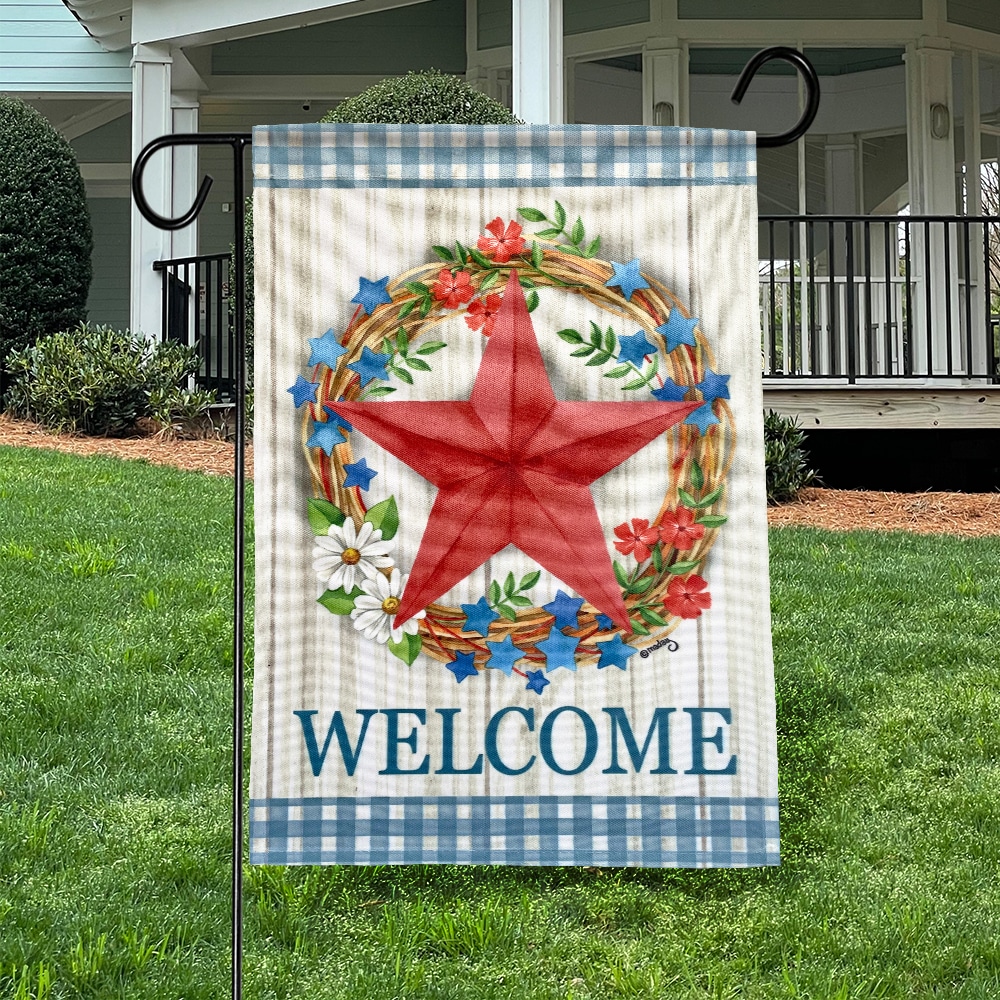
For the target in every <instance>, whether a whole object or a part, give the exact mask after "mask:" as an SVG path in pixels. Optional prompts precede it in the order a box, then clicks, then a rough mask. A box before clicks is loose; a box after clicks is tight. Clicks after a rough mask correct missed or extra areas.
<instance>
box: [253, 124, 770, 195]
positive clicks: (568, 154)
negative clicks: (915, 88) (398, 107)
mask: <svg viewBox="0 0 1000 1000" xmlns="http://www.w3.org/2000/svg"><path fill="white" fill-rule="evenodd" d="M253 162H254V184H255V185H256V186H257V187H262V188H313V187H337V188H380V187H381V188H410V187H464V188H483V187H491V188H492V187H547V186H550V185H556V186H560V185H562V186H567V187H637V186H638V187H647V186H653V185H711V184H755V183H756V176H757V151H756V147H755V143H754V134H753V133H752V132H727V131H722V130H720V129H680V128H644V127H642V126H637V125H633V126H624V125H623V126H612V125H326V124H320V125H265V126H260V127H258V128H255V129H254V130H253Z"/></svg>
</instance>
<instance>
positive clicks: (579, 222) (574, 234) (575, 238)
mask: <svg viewBox="0 0 1000 1000" xmlns="http://www.w3.org/2000/svg"><path fill="white" fill-rule="evenodd" d="M582 240H583V219H581V218H580V216H579V215H578V216H577V217H576V222H574V223H573V228H572V229H571V230H570V234H569V241H570V243H576V244H579V243H580V242H581V241H582Z"/></svg>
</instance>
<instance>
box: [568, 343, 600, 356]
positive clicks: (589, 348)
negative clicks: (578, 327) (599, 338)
mask: <svg viewBox="0 0 1000 1000" xmlns="http://www.w3.org/2000/svg"><path fill="white" fill-rule="evenodd" d="M595 350H596V348H595V347H594V346H593V345H592V344H584V345H583V347H578V348H577V349H576V350H575V351H571V352H570V355H569V356H570V357H571V358H589V357H590V355H591V354H593V353H594V351H595Z"/></svg>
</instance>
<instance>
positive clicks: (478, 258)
mask: <svg viewBox="0 0 1000 1000" xmlns="http://www.w3.org/2000/svg"><path fill="white" fill-rule="evenodd" d="M469 257H470V258H472V260H474V261H475V262H476V263H477V264H478V265H479V266H480V267H481V268H483V269H484V270H486V271H488V270H489V269H490V268H491V267H494V266H495V265H494V263H493V261H491V260H489V259H488V258H486V257H484V256H483V255H482V254H481V253H480V252H479V251H478V250H473V249H472V248H471V247H470V248H469Z"/></svg>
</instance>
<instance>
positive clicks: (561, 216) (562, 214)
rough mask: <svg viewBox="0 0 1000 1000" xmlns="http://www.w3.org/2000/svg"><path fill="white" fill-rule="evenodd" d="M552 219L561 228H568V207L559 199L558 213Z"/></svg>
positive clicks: (557, 203) (557, 204)
mask: <svg viewBox="0 0 1000 1000" xmlns="http://www.w3.org/2000/svg"><path fill="white" fill-rule="evenodd" d="M552 221H553V222H554V223H555V224H556V225H557V226H558V227H559V229H560V230H563V229H565V228H566V209H565V208H563V207H562V205H560V204H559V202H558V201H557V202H556V215H555V218H554V219H553V220H552Z"/></svg>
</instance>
